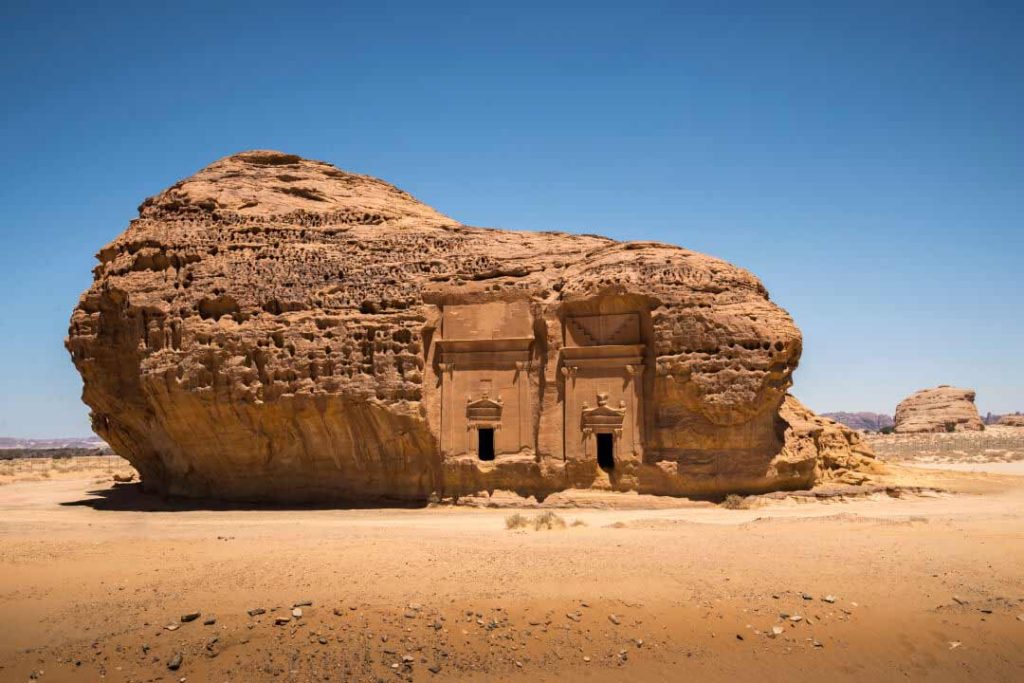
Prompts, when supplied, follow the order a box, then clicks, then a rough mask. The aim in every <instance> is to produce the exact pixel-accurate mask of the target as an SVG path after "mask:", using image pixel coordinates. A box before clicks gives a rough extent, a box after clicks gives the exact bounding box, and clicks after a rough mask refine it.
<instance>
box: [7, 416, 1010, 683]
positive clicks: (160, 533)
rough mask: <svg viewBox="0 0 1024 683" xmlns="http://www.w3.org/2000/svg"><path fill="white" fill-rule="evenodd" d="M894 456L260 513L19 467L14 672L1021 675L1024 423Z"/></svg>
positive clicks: (11, 616)
mask: <svg viewBox="0 0 1024 683" xmlns="http://www.w3.org/2000/svg"><path fill="white" fill-rule="evenodd" d="M872 440H873V444H872V445H873V447H874V448H875V449H876V451H877V452H879V453H880V454H881V455H882V456H883V457H884V458H886V460H887V473H886V474H884V475H876V476H873V477H872V479H871V481H869V482H865V483H864V484H863V485H861V486H838V485H831V486H825V487H819V488H817V489H814V490H812V491H809V492H794V493H791V494H784V493H775V494H769V495H765V496H757V497H748V498H744V499H738V498H732V499H729V500H728V501H727V502H725V503H722V502H719V503H715V502H711V501H692V500H686V499H674V498H668V497H660V496H642V495H637V494H621V493H620V494H609V493H601V492H597V491H566V492H562V493H559V494H556V495H554V496H551V497H549V498H547V499H546V500H545V501H544V502H543V503H542V504H538V503H537V502H536V501H534V500H532V499H522V498H517V497H515V496H511V495H506V494H501V493H500V492H496V493H495V494H494V495H493V496H491V497H488V498H470V499H462V500H460V501H459V503H458V504H452V503H450V502H449V503H440V504H431V505H427V506H422V507H406V508H402V507H396V508H365V509H328V508H287V507H252V508H247V507H246V506H228V505H223V504H217V503H213V502H210V503H206V502H203V501H186V500H176V499H163V498H159V497H155V496H150V495H147V494H145V493H143V492H141V490H140V488H139V486H138V484H137V483H120V482H116V481H114V477H115V475H117V477H118V478H119V479H124V478H126V477H125V475H129V474H131V469H130V467H128V465H127V463H125V462H124V461H121V460H120V459H118V458H116V456H113V457H106V458H92V459H69V460H65V461H53V462H44V461H7V462H3V463H0V481H2V482H3V484H2V485H0V586H2V591H0V614H2V619H3V623H4V628H2V629H0V680H4V681H8V680H10V681H24V680H41V681H96V680H107V681H183V680H192V681H255V680H280V681H346V680H350V681H391V680H412V681H430V680H464V681H487V680H512V681H516V680H521V681H526V680H530V681H559V680H584V681H609V680H639V679H645V680H665V681H668V680H685V679H692V680H703V681H719V680H721V681H724V680H735V679H736V678H737V677H740V676H749V675H750V674H751V672H755V671H756V672H757V676H758V677H759V678H761V679H763V680H765V681H783V680H793V679H794V678H804V679H812V680H813V679H821V678H826V677H827V678H829V679H831V680H861V681H863V680H932V681H968V680H970V681H976V680H985V681H1019V680H1022V679H1024V572H1022V571H1021V567H1022V566H1024V476H1022V475H1024V459H1022V456H1024V430H1022V429H1013V428H990V429H988V430H986V431H985V432H982V433H978V434H949V435H944V434H942V435H936V434H927V435H890V436H881V435H879V436H875V437H872ZM918 456H919V457H918ZM922 465H924V466H922ZM510 527H511V528H510ZM171 666H174V668H173V669H172V668H171Z"/></svg>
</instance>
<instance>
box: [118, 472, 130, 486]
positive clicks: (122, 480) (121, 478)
mask: <svg viewBox="0 0 1024 683" xmlns="http://www.w3.org/2000/svg"><path fill="white" fill-rule="evenodd" d="M114 481H115V482H117V483H118V484H127V483H129V482H132V481H135V473H134V472H129V473H128V474H120V473H118V474H115V475H114Z"/></svg>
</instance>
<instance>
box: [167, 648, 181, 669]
mask: <svg viewBox="0 0 1024 683" xmlns="http://www.w3.org/2000/svg"><path fill="white" fill-rule="evenodd" d="M167 668H168V669H170V670H171V671H177V670H178V669H180V668H181V653H180V652H178V653H175V655H174V656H173V657H171V658H170V660H168V662H167Z"/></svg>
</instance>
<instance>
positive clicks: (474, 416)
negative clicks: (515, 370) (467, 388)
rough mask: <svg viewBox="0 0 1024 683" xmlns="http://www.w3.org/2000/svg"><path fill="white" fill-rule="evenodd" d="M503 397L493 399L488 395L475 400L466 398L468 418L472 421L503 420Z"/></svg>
mask: <svg viewBox="0 0 1024 683" xmlns="http://www.w3.org/2000/svg"><path fill="white" fill-rule="evenodd" d="M502 407H503V404H502V401H501V398H500V397H499V398H497V399H493V398H490V397H489V396H487V395H484V396H481V397H480V398H478V399H476V400H475V401H474V400H472V399H469V398H467V399H466V419H467V420H469V421H470V422H501V409H502Z"/></svg>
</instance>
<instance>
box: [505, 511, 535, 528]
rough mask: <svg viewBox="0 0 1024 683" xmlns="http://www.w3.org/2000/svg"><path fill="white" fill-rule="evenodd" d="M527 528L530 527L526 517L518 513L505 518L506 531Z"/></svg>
mask: <svg viewBox="0 0 1024 683" xmlns="http://www.w3.org/2000/svg"><path fill="white" fill-rule="evenodd" d="M528 526H530V520H528V519H527V518H526V515H521V514H519V513H518V512H516V513H513V514H511V515H509V516H508V517H506V518H505V528H506V529H525V528H526V527H528Z"/></svg>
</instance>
